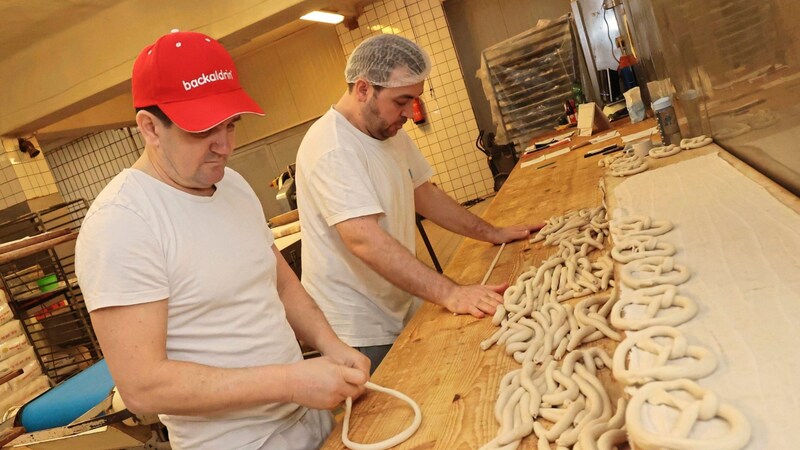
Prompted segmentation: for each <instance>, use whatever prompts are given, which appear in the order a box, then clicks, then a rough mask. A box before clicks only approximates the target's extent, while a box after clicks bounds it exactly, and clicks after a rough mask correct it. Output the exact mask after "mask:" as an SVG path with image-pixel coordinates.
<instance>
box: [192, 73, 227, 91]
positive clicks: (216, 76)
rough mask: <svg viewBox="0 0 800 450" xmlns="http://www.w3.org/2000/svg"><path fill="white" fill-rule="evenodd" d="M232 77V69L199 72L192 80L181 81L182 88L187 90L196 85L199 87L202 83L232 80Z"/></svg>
mask: <svg viewBox="0 0 800 450" xmlns="http://www.w3.org/2000/svg"><path fill="white" fill-rule="evenodd" d="M232 79H233V71H232V70H217V71H214V72H211V73H210V74H208V75H206V74H201V75H200V76H199V77H197V78H195V79H194V80H192V81H183V80H181V83H183V89H184V90H186V91H188V90H191V89H194V88H196V87H200V86H202V85H204V84H208V83H213V82H215V81H219V80H232Z"/></svg>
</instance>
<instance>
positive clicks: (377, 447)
mask: <svg viewBox="0 0 800 450" xmlns="http://www.w3.org/2000/svg"><path fill="white" fill-rule="evenodd" d="M364 386H365V387H366V388H367V389H371V390H373V391H378V392H383V393H384V394H389V395H391V396H392V397H397V398H399V399H400V400H403V401H404V402H406V403H408V404H409V405H410V406H411V408H412V409H413V410H414V421H413V422H411V425H410V426H409V427H408V428H406V429H405V430H403V431H401V432H400V433H399V434H397V435H396V436H393V437H390V438H389V439H385V440H383V441H380V442H376V443H374V444H359V443H357V442H353V441H351V440H350V438H348V437H347V434H348V432H349V431H350V411H351V410H352V409H353V399H352V398H350V397H347V400H345V412H344V423H343V424H342V443H343V444H344V446H345V447H347V448H349V449H351V450H385V449H387V448H392V447H394V446H395V445H398V444H400V443H402V442H405V440H406V439H408V438H410V437H411V435H413V434H414V433H416V431H417V429H418V428H419V425H420V424H421V423H422V411H420V409H419V405H417V404H416V402H414V400H411V398H409V397H408V396H407V395H405V394H403V393H402V392H398V391H395V390H393V389H388V388H385V387H383V386H378V385H377V384H374V383H371V382H369V381H367V383H366V384H365V385H364Z"/></svg>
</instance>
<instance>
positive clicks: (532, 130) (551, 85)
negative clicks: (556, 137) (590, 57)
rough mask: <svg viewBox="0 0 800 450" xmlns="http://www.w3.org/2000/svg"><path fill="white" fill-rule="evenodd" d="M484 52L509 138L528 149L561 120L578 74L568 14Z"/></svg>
mask: <svg viewBox="0 0 800 450" xmlns="http://www.w3.org/2000/svg"><path fill="white" fill-rule="evenodd" d="M481 57H482V58H483V66H484V67H485V68H486V72H487V75H488V81H489V84H490V85H491V87H492V93H493V97H494V98H491V99H489V101H490V102H493V103H494V108H492V109H493V113H494V112H498V111H499V114H498V117H495V120H496V121H497V122H498V124H499V125H500V127H501V128H502V131H504V132H505V140H506V141H509V142H512V141H513V142H514V143H515V144H517V146H518V147H519V148H525V147H527V145H528V141H529V140H530V138H532V137H533V136H534V135H535V134H537V132H539V131H541V130H544V129H552V128H553V127H554V126H555V125H557V124H558V120H559V119H560V118H562V117H563V116H564V101H565V100H567V99H569V98H571V97H572V95H573V93H572V84H573V82H574V81H575V80H577V79H579V77H580V73H579V69H578V68H577V63H576V57H577V49H576V43H575V39H574V38H573V31H572V26H571V16H570V15H566V16H564V17H563V18H561V19H559V20H556V21H554V22H553V23H550V24H548V25H545V26H541V27H536V28H533V29H531V30H528V31H525V32H523V33H520V34H518V35H516V36H514V37H512V38H510V39H507V40H505V41H503V42H500V43H498V44H495V45H494V46H492V47H489V48H487V49H486V50H484V51H483V52H482V54H481ZM500 131H501V130H498V133H497V135H498V137H500V136H501V133H500Z"/></svg>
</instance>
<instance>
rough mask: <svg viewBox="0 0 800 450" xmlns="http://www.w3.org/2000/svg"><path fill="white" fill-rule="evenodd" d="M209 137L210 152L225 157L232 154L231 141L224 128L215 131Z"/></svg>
mask: <svg viewBox="0 0 800 450" xmlns="http://www.w3.org/2000/svg"><path fill="white" fill-rule="evenodd" d="M211 136H212V141H211V150H212V151H213V152H214V153H217V154H220V155H226V156H227V155H230V154H231V153H233V139H231V136H229V133H228V132H227V130H226V129H225V128H221V129H219V130H216V131H215V132H214V134H212V135H211Z"/></svg>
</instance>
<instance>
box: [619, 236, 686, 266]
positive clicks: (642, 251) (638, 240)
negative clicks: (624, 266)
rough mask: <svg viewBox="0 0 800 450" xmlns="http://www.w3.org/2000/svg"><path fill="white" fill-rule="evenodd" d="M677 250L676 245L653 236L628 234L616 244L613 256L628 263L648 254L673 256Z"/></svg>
mask: <svg viewBox="0 0 800 450" xmlns="http://www.w3.org/2000/svg"><path fill="white" fill-rule="evenodd" d="M675 251H676V250H675V246H674V245H672V244H670V243H669V242H664V241H659V240H658V239H656V238H655V237H653V236H647V235H644V236H641V235H640V236H628V237H625V238H623V239H621V240H620V241H619V242H617V243H616V244H615V245H614V248H613V249H611V257H612V258H614V260H615V261H617V262H621V263H628V262H631V261H633V260H635V259H642V258H647V257H648V256H672V255H674V254H675Z"/></svg>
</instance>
